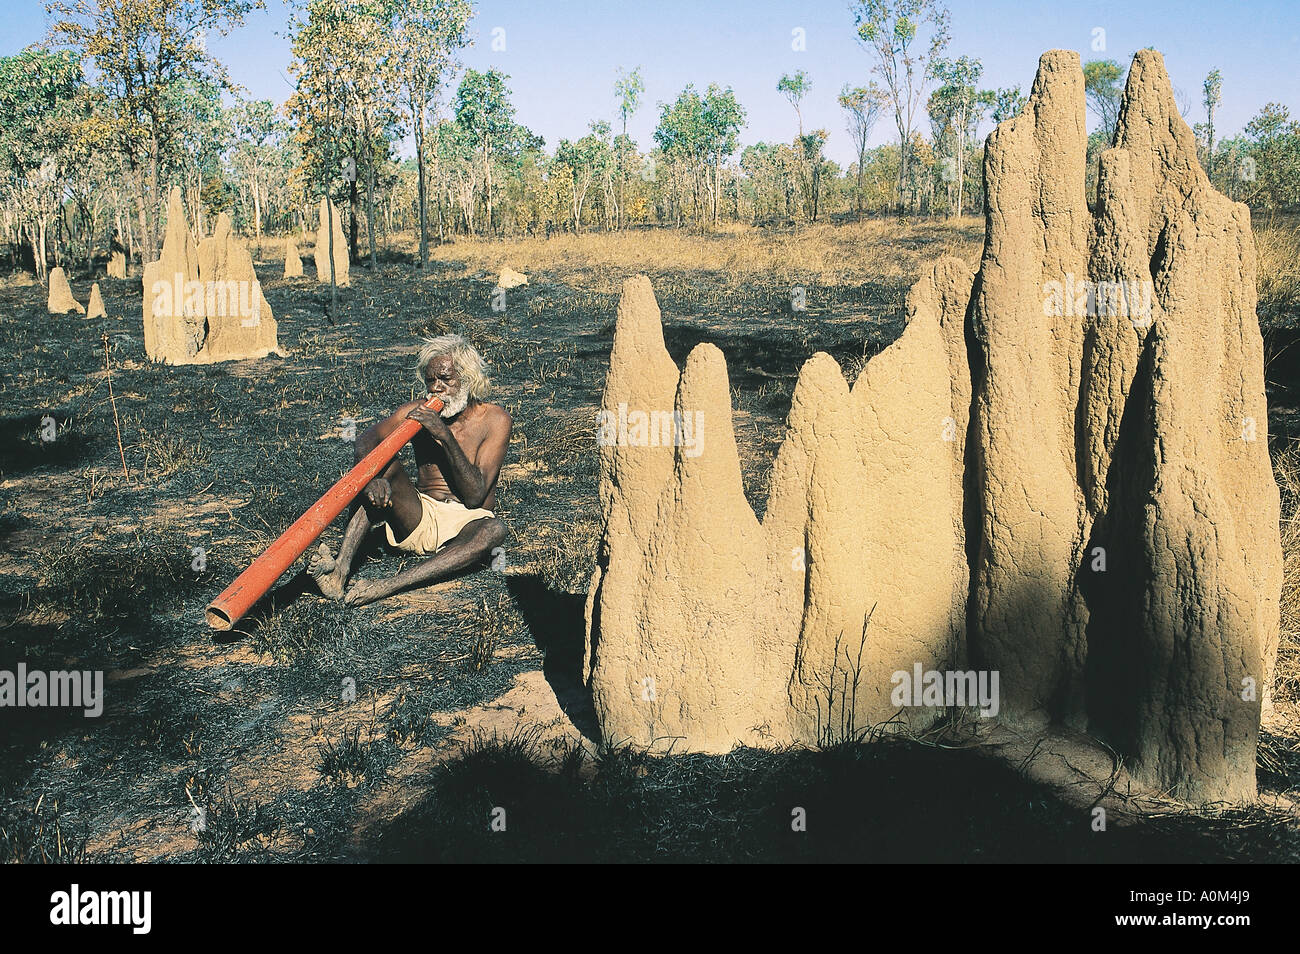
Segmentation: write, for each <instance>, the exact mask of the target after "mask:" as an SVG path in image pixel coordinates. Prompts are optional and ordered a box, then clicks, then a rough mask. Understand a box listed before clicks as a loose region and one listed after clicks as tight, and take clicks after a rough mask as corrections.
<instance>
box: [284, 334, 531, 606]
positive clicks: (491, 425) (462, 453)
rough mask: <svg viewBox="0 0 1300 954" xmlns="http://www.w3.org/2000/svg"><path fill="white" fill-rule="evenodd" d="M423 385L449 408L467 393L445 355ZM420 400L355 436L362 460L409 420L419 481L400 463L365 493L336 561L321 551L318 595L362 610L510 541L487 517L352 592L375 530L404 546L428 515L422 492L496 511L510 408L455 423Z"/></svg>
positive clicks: (486, 409) (464, 416)
mask: <svg viewBox="0 0 1300 954" xmlns="http://www.w3.org/2000/svg"><path fill="white" fill-rule="evenodd" d="M424 381H425V386H426V387H427V388H428V390H429V393H430V394H434V395H437V396H438V397H439V398H441V399H442V401H443V403H444V404H446V405H450V406H454V402H455V399H456V398H457V397H458V396H459V395H460V392H461V388H462V387H463V386H464V384H463V382H462V380H461V377H460V373H459V371H458V370H457V368H456V364H455V362H454V361H453V360H452V358H451V357H450V356H449V355H442V356H440V357H438V358H435V359H434V360H433V361H431V362H430V363H429V367H428V368H427V369H426V372H425V377H424ZM423 404H424V401H423V400H420V401H411V402H409V403H407V404H403V405H402V406H401V407H399V408H398V409H397V410H396V411H394V412H393V414H392V415H391V416H389V417H388V418H386V419H385V420H383V421H380V422H379V423H378V424H375V425H374V426H372V427H371V428H369V429H368V430H367V431H365V433H363V434H361V435H360V436H359V437H357V441H356V459H357V460H358V461H359V460H361V459H362V458H363V457H365V456H366V455H367V454H368V453H370V451H372V450H373V449H374V448H375V447H376V446H378V445H379V443H380V442H381V441H382V440H383V439H384V438H385V437H387V436H388V435H389V434H391V433H393V431H395V430H396V429H397V428H398V427H400V426H401V424H402V422H403V421H405V420H406V419H408V418H410V419H413V420H416V421H419V422H420V424H421V425H422V428H421V430H419V431H418V432H416V435H415V436H414V437H413V438H411V447H412V449H413V450H414V451H415V463H416V479H415V482H414V483H412V482H411V478H410V477H409V476H408V475H407V473H406V470H405V468H403V467H402V465H401V463H400V462H399V461H397V460H396V459H394V460H393V462H392V463H390V464H389V465H388V466H387V467H386V468H385V469H384V470H383V471H381V472H380V474H379V475H378V476H377V477H376V478H375V479H374V480H372V481H371V482H370V483H368V484H367V485H366V486H365V489H364V490H362V492H361V493H360V495H358V498H357V504H356V506H355V510H354V512H353V514H352V517H351V519H350V520H349V521H348V526H347V529H346V530H345V531H344V532H343V542H342V543H341V544H339V552H338V556H337V557H336V556H334V555H332V554H331V553H330V551H329V547H327V546H326V545H325V544H323V543H322V544H321V546H320V548H319V549H318V550H317V552H316V554H315V556H313V557H312V560H311V566H310V568H309V570H308V572H309V573H310V574H311V576H312V577H313V578H314V579H315V580H316V585H317V587H318V588H319V589H320V591H321V593H322V594H323V595H325V596H328V597H331V598H333V599H342V600H343V602H344V603H345V604H347V605H348V606H363V605H365V604H366V603H373V602H375V601H376V600H382V599H384V598H385V597H388V596H392V595H393V594H394V593H399V592H401V591H403V590H408V589H412V588H415V587H421V586H429V585H431V584H433V583H436V582H438V581H440V580H444V579H447V578H448V577H451V576H454V575H456V574H457V573H459V572H461V571H463V570H466V569H468V568H470V567H472V566H474V565H476V564H478V563H480V562H482V561H484V560H487V559H489V558H490V557H491V554H492V550H493V548H495V547H498V546H500V545H501V544H502V543H503V542H504V540H505V538H506V528H505V524H503V523H502V522H501V521H500V520H499V519H497V518H496V517H483V518H481V519H478V520H474V521H472V522H471V523H468V524H466V525H465V528H464V529H463V530H461V532H460V533H459V534H457V535H456V537H455V538H453V539H452V540H451V541H450V542H449V543H448V544H447V545H446V546H444V547H442V548H441V549H440V550H438V552H437V553H434V554H432V555H430V556H428V557H426V558H425V559H424V560H422V561H421V562H420V563H418V564H416V565H415V566H413V567H410V568H408V569H406V570H403V571H402V572H400V573H396V574H394V575H393V576H391V577H388V578H387V579H382V580H358V581H356V582H354V583H353V584H352V585H351V586H347V585H346V584H347V578H348V574H349V572H351V569H352V564H353V562H354V561H355V559H356V555H357V551H358V550H359V549H360V547H361V544H362V543H363V542H364V540H365V538H366V536H367V535H368V534H369V532H370V529H371V527H372V526H373V525H374V524H377V523H380V522H386V523H388V525H389V526H391V527H392V529H393V536H394V537H395V538H396V539H397V540H398V541H401V540H405V539H406V538H407V537H408V536H410V534H411V533H412V532H413V531H414V530H415V528H416V527H417V526H419V523H420V520H421V519H422V518H423V516H424V507H423V504H421V502H420V497H419V494H417V492H416V491H417V489H418V490H419V491H420V492H422V493H425V494H427V495H428V496H430V497H433V498H434V499H435V500H441V501H444V502H445V501H457V502H459V503H461V504H464V505H465V506H466V507H467V508H469V509H471V510H473V509H477V508H480V507H481V508H484V509H487V510H493V509H495V507H496V486H497V477H498V476H499V475H500V473H501V464H502V462H504V460H505V456H506V447H507V446H508V445H509V443H510V426H511V420H510V415H509V414H508V413H507V412H506V410H505V408H502V407H499V406H497V405H495V404H484V403H482V402H479V401H475V400H471V401H470V402H469V403H468V404H467V405H466V406H465V409H464V410H463V411H461V412H460V413H459V414H457V415H456V416H455V417H453V418H450V419H448V418H444V417H443V416H442V415H441V414H439V413H436V412H434V411H430V410H427V409H425V408H424V407H422V405H423Z"/></svg>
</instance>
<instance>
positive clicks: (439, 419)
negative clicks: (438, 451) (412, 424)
mask: <svg viewBox="0 0 1300 954" xmlns="http://www.w3.org/2000/svg"><path fill="white" fill-rule="evenodd" d="M406 416H407V417H408V418H410V419H411V420H414V421H419V422H420V423H421V424H422V425H423V426H424V429H425V430H426V431H428V433H429V435H430V436H431V437H432V438H433V439H434V440H435V441H437V442H438V443H439V444H446V443H447V441H448V440H450V439H451V428H449V427H448V426H447V421H446V419H445V418H444V417H443V416H442V415H441V414H439V413H438V412H437V411H431V410H429V409H428V408H426V407H424V406H423V405H421V406H420V407H415V408H412V409H411V412H410V413H409V414H407V415H406Z"/></svg>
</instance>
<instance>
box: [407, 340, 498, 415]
mask: <svg viewBox="0 0 1300 954" xmlns="http://www.w3.org/2000/svg"><path fill="white" fill-rule="evenodd" d="M443 355H448V356H450V357H451V360H452V361H453V362H454V363H455V365H456V371H457V372H458V373H459V374H460V380H461V387H462V388H464V390H465V393H466V394H467V395H468V396H469V397H470V398H472V399H474V400H475V401H482V400H483V399H484V398H486V397H487V395H488V391H489V390H491V386H492V383H491V381H489V380H488V374H487V362H485V361H484V360H483V356H482V355H480V354H479V353H478V351H477V350H476V349H475V348H474V346H473V345H472V344H470V343H469V342H468V341H466V340H465V339H464V337H463V336H461V335H439V336H438V337H436V338H426V339H424V347H422V348H421V349H420V354H419V356H418V357H417V358H416V359H415V375H416V379H417V380H418V381H419V382H420V387H425V380H424V374H425V372H426V371H427V370H428V368H429V363H430V362H431V361H433V359H434V358H441V357H442V356H443Z"/></svg>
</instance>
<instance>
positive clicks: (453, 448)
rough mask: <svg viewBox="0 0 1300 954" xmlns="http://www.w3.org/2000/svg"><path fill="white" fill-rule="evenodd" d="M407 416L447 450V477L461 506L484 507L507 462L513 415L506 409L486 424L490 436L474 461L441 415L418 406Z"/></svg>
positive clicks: (495, 412) (489, 419)
mask: <svg viewBox="0 0 1300 954" xmlns="http://www.w3.org/2000/svg"><path fill="white" fill-rule="evenodd" d="M406 416H407V417H410V418H414V419H415V420H417V421H419V422H420V423H421V424H423V425H424V429H425V431H426V432H427V433H428V434H429V436H430V437H431V438H433V441H434V443H436V444H437V445H438V446H439V447H441V448H442V449H443V452H444V453H445V454H446V456H447V471H448V472H447V473H445V474H444V476H445V477H446V478H447V483H448V484H449V485H450V486H451V488H452V489H453V490H454V491H455V492H456V496H457V497H459V498H460V500H461V503H463V504H464V505H465V506H466V507H468V508H470V509H471V510H473V509H475V508H477V507H481V506H483V502H484V501H485V500H487V498H488V495H489V494H491V493H492V488H493V487H495V486H496V482H497V475H498V474H500V473H501V464H502V462H503V461H504V460H505V458H506V447H507V446H508V445H509V443H510V423H511V422H510V415H509V414H507V413H506V412H505V410H503V409H497V410H496V411H494V412H493V413H492V414H491V416H490V417H489V418H488V419H487V422H486V424H487V429H488V433H487V436H485V437H484V438H483V442H482V443H481V444H479V447H478V450H477V451H476V452H475V454H474V460H473V461H471V460H470V459H469V457H467V456H466V454H465V451H464V450H463V449H462V448H461V446H460V442H459V441H457V440H456V436H455V435H454V434H452V432H451V428H450V427H448V426H447V422H446V420H444V419H443V417H442V416H441V415H439V414H437V413H435V412H433V411H429V410H426V409H424V408H422V407H420V406H419V405H418V404H417V405H416V406H415V407H414V408H413V409H412V410H410V411H409V412H408V413H407V415H406Z"/></svg>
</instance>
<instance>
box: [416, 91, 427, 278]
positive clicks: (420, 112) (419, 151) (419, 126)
mask: <svg viewBox="0 0 1300 954" xmlns="http://www.w3.org/2000/svg"><path fill="white" fill-rule="evenodd" d="M415 168H416V172H417V175H416V179H417V180H418V182H419V196H420V197H419V206H420V216H419V217H420V268H424V266H425V263H426V262H428V261H429V235H428V223H429V218H428V213H427V211H426V208H425V191H424V190H425V187H424V109H423V108H419V109H417V110H416V117H415Z"/></svg>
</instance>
